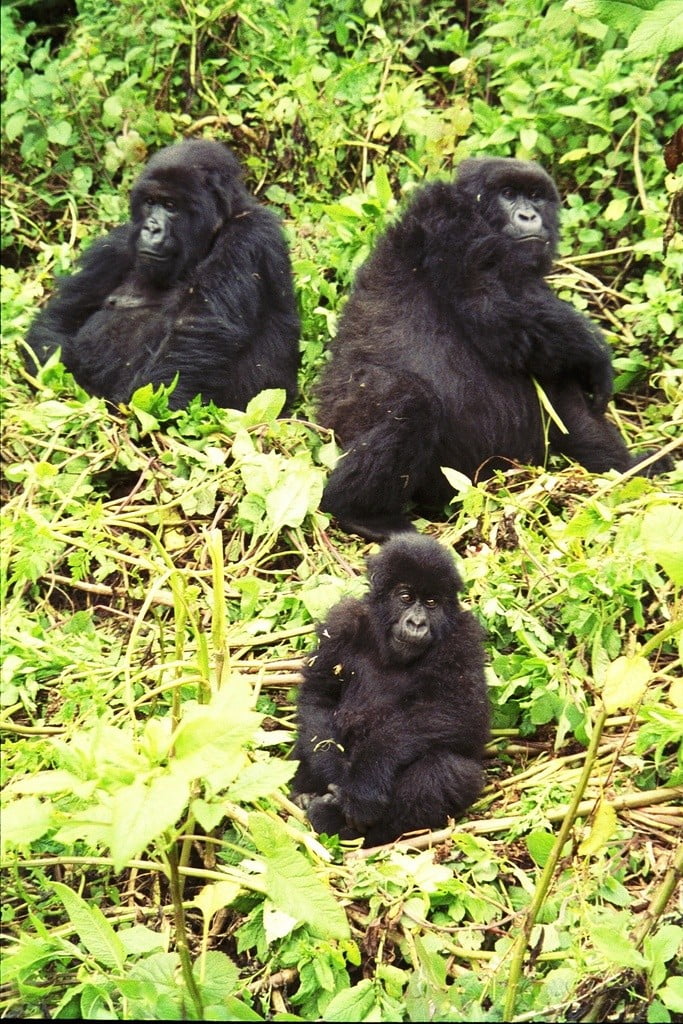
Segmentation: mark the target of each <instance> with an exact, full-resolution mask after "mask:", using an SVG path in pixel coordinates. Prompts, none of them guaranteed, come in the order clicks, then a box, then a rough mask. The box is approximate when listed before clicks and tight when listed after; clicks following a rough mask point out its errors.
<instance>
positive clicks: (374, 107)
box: [0, 0, 683, 1022]
mask: <svg viewBox="0 0 683 1024" xmlns="http://www.w3.org/2000/svg"><path fill="white" fill-rule="evenodd" d="M1 15H2V26H1V27H2V90H3V124H2V143H3V153H2V164H3V180H2V198H3V218H2V245H3V257H2V305H3V325H2V326H3V348H2V355H3V358H2V392H1V399H0V401H1V403H2V404H1V411H2V469H3V479H2V499H3V509H2V547H1V568H2V580H1V587H2V589H1V593H2V602H3V604H2V638H1V642H2V703H1V705H0V708H1V715H0V725H1V726H2V731H3V743H4V750H3V763H2V783H3V811H2V865H3V880H2V881H3V897H2V903H1V907H0V915H1V918H2V929H1V935H2V957H3V968H2V986H3V987H2V994H1V1002H0V1008H1V1012H2V1014H3V1016H8V1017H12V1016H15V1017H28V1018H31V1017H33V1018H40V1017H62V1018H78V1017H80V1018H85V1019H140V1018H142V1019H205V1020H255V1021H258V1020H318V1019H324V1020H329V1021H351V1020H357V1021H424V1020H441V1021H449V1020H451V1021H467V1020H471V1021H485V1020H492V1021H496V1020H507V1021H538V1020H553V1021H555V1020H556V1021H569V1020H583V1021H591V1020H622V1021H632V1020H648V1021H663V1022H665V1021H673V1020H681V1019H683V1018H682V1016H681V1015H682V1014H683V976H682V974H683V971H682V968H681V947H682V945H683V908H682V904H681V874H682V872H683V852H682V847H681V843H680V836H681V829H682V827H683V810H682V807H681V796H682V795H683V756H682V754H681V748H682V740H683V682H682V681H681V661H682V656H683V640H682V622H683V619H682V597H681V587H682V585H683V507H682V505H683V503H682V500H681V495H682V487H681V484H682V482H683V468H682V467H681V462H680V450H679V449H677V445H678V443H679V439H680V430H681V422H682V420H683V372H682V364H683V360H682V358H681V357H682V353H683V326H682V324H683V317H682V316H681V313H682V311H683V298H682V295H681V288H680V284H681V271H682V270H683V241H682V238H681V222H680V218H681V208H682V205H683V200H682V198H681V189H682V181H683V179H682V175H681V166H682V164H681V161H682V160H683V90H682V89H681V53H682V52H683V12H682V10H681V4H680V3H679V2H678V0H624V2H620V3H617V2H616V0H615V2H612V0H566V2H565V0H551V2H545V0H543V2H542V0H506V2H505V3H502V2H495V0H492V2H484V0H470V2H462V3H461V2H453V0H433V2H423V3H420V2H417V0H392V2H391V3H388V2H385V3H383V2H381V0H365V2H364V3H359V2H355V0H334V2H332V0H314V2H312V3H304V2H302V0H290V2H287V0H283V2H280V0H277V2H272V0H270V2H269V0H264V2H260V3H259V2H256V0H240V2H239V3H238V2H236V0H228V2H224V3H222V2H211V3H202V2H198V0H170V2H168V3H164V4H162V3H159V2H157V0H119V2H118V3H115V4H113V3H110V2H109V0H76V2H73V0H44V2H24V3H21V2H3V3H2V6H1ZM188 136H191V137H198V136H206V137H209V138H216V139H222V140H224V141H225V142H227V143H228V144H229V145H230V146H231V147H232V148H233V149H234V151H235V152H236V153H237V155H238V156H239V158H240V160H241V161H242V163H243V166H244V169H245V179H246V182H247V184H248V186H249V188H250V189H252V190H253V191H254V192H255V193H256V194H257V195H258V197H259V199H260V201H261V202H263V203H265V204H267V205H268V206H270V207H271V208H273V209H275V210H277V211H278V212H279V213H280V215H281V217H282V220H283V224H284V227H285V230H286V232H287V236H288V239H289V242H290V245H291V252H292V259H293V265H294V273H295V278H296V284H297V294H298V298H299V302H300V309H301V315H302V324H303V331H302V366H301V373H300V387H301V393H300V398H299V401H298V403H297V406H296V408H295V409H294V412H293V414H292V415H291V416H289V417H287V418H280V417H278V413H279V412H280V408H281V404H282V396H281V395H280V394H278V393H264V394H262V395H260V396H258V397H257V398H256V399H254V401H253V402H252V403H251V405H250V406H249V408H248V410H247V411H246V412H244V413H242V412H234V411H231V410H220V409H215V408H212V407H207V406H203V405H201V404H200V403H199V402H194V403H192V405H191V406H190V407H189V408H188V409H187V410H185V411H183V412H170V411H169V409H168V400H167V394H166V393H165V391H164V389H161V390H160V391H159V392H157V393H153V392H152V391H151V389H149V388H143V389H141V390H140V391H139V392H137V393H136V395H135V396H134V397H133V399H132V400H131V402H130V405H129V406H127V407H121V408H120V409H118V410H116V411H110V410H108V409H107V408H106V406H105V405H104V403H103V402H102V401H100V400H99V399H95V398H91V397H89V396H88V395H87V394H85V393H84V392H83V391H82V390H81V389H80V388H79V387H78V386H77V385H76V384H75V383H74V381H73V379H72V378H71V376H70V375H69V374H68V373H67V372H66V371H65V370H64V368H63V367H62V366H61V364H60V363H59V362H58V360H56V359H53V360H51V361H50V363H49V364H48V365H47V366H45V367H44V368H42V369H41V370H40V371H30V370H28V369H27V368H26V365H25V364H24V361H23V358H22V344H23V338H24V336H25V332H26V329H27V326H28V324H29V323H30V320H31V318H32V317H33V316H34V314H35V312H36V310H37V308H38V307H39V306H40V304H41V303H43V302H44V301H45V300H46V298H47V296H48V295H49V293H50V290H51V288H52V281H53V277H54V274H55V273H64V272H68V271H69V270H70V269H72V268H73V266H74V261H75V259H76V257H77V255H78V253H79V252H80V251H82V249H83V248H84V246H85V245H87V243H88V242H89V241H90V240H91V239H93V238H95V237H96V236H98V235H99V234H101V233H102V232H103V231H105V230H108V229H109V228H110V227H111V226H113V225H115V224H117V223H120V222H122V221H123V220H125V219H126V218H127V202H128V198H127V197H128V191H129V189H130V186H131V184H132V182H133V181H134V179H135V177H136V176H137V174H138V173H139V171H140V170H141V168H142V166H143V165H144V163H145V161H146V159H147V157H148V156H149V155H151V153H153V152H154V151H155V150H156V149H157V148H159V147H160V146H162V145H165V144H168V143H172V142H174V141H177V140H179V139H181V138H183V137H188ZM482 154H486V155H500V156H516V157H521V158H531V159H535V160H538V161H539V162H541V163H542V164H543V166H544V167H545V168H546V169H547V170H548V171H549V172H550V173H551V174H552V175H553V176H554V177H555V178H556V180H557V183H558V187H559V189H560V191H561V193H562V195H563V197H564V209H563V215H562V229H563V240H562V247H561V253H560V259H559V260H558V263H557V266H556V268H555V271H554V273H553V276H552V283H553V286H554V287H555V288H556V289H557V291H558V293H559V294H560V295H561V296H562V297H563V298H566V299H568V300H569V301H571V302H573V303H575V304H576V306H577V307H579V308H580V309H582V310H584V311H586V312H587V313H588V314H589V315H590V316H592V317H593V318H594V319H595V320H596V321H597V322H599V324H600V325H601V327H602V328H603V329H604V331H605V333H606V337H607V339H608V341H609V344H610V346H611V348H612V350H613V354H614V362H615V367H616V371H617V380H616V383H617V393H616V396H615V400H614V403H613V405H612V407H611V415H612V416H613V418H614V420H615V422H616V423H617V425H618V427H619V429H620V431H621V432H622V434H623V436H624V438H625V440H626V441H627V443H628V444H629V445H630V446H631V447H633V448H642V447H656V448H662V449H665V450H667V451H668V452H669V453H671V454H672V455H673V456H674V458H676V459H678V463H677V467H676V468H675V469H674V470H673V471H672V472H670V473H668V474H666V475H665V476H662V477H659V478H656V479H653V480H648V479H645V478H643V477H637V476H634V475H633V474H626V475H625V476H623V477H622V476H619V475H618V474H616V473H607V474H605V475H604V476H600V477H595V476H591V475H590V474H588V473H586V472H585V471H583V470H582V469H581V468H580V467H578V466H576V465H569V464H567V463H566V462H564V461H562V460H557V461H552V460H551V461H550V462H549V463H548V465H547V466H545V467H543V468H538V469H529V468H527V467H519V468H517V469H515V470H511V471H510V472H509V473H507V474H506V475H504V476H503V475H499V476H498V477H496V479H494V480H492V481H489V482H488V483H486V484H480V485H477V486H473V485H471V484H470V483H469V482H468V481H466V480H463V481H461V482H460V491H459V493H458V494H457V496H456V498H455V499H454V501H453V502H452V503H451V505H450V506H449V507H448V508H447V509H445V510H444V515H443V517H442V518H441V520H440V521H439V522H426V521H424V520H421V521H418V523H417V525H418V527H419V529H421V530H423V531H424V532H427V533H429V534H431V535H432V536H435V537H437V538H438V539H439V540H441V541H442V543H444V544H445V545H447V546H448V547H450V548H451V549H452V550H453V551H454V552H455V554H456V557H457V560H458V565H459V568H460V570H461V572H462V574H463V576H464V579H465V581H466V595H465V602H466V605H467V606H468V607H469V608H471V609H472V611H473V612H474V613H475V614H476V615H477V616H478V617H479V619H480V621H481V622H482V624H483V625H484V627H485V629H486V647H487V653H488V659H489V668H488V675H489V682H490V693H491V702H492V708H493V718H494V721H493V725H494V731H493V738H492V742H491V744H490V747H489V751H488V754H489V756H488V757H487V777H488V784H487V787H486V789H485V791H484V793H483V795H482V797H481V799H480V800H479V801H478V802H477V803H476V804H475V805H474V806H473V807H472V808H470V810H469V812H468V813H467V814H466V815H465V817H464V818H463V819H462V820H459V821H456V822H452V823H450V824H449V827H448V828H445V829H443V830H441V831H440V832H439V833H436V834H432V835H430V836H424V835H423V836H418V837H415V838H414V839H412V840H409V841H402V842H399V843H397V844H394V845H393V846H391V847H388V848H383V849H380V850H375V851H359V850H357V849H356V848H354V847H353V846H351V847H343V846H342V845H341V844H340V843H339V842H338V840H336V839H335V838H334V837H325V836H322V837H316V836H315V835H314V834H313V833H312V832H311V830H310V829H309V827H308V826H307V824H306V822H305V819H304V817H303V815H302V813H301V812H300V811H299V809H298V808H297V807H295V806H294V805H293V804H292V803H291V802H290V801H289V800H288V798H287V782H288V779H289V778H290V776H291V774H292V772H293V764H292V762H291V761H289V760H288V754H289V751H290V750H291V747H292V741H293V737H294V725H295V723H294V709H295V701H296V687H297V685H298V682H299V671H300V667H301V659H302V657H304V656H305V654H306V652H307V651H309V650H310V649H311V648H312V646H313V643H314V627H315V623H316V622H318V621H319V620H320V619H322V618H323V617H324V615H325V612H326V611H327V609H328V608H329V607H330V606H331V605H332V604H333V603H334V602H335V601H336V600H338V599H339V597H341V596H342V595H344V594H349V593H354V594H360V593H362V591H363V587H364V575H363V574H364V564H365V557H366V555H367V554H368V553H369V552H370V551H371V550H372V546H371V545H367V544H364V543H363V542H361V541H360V540H359V538H357V537H348V536H345V535H344V534H342V533H341V532H340V531H339V530H338V529H337V528H336V527H335V525H334V523H333V522H330V521H329V520H328V519H327V517H325V516H324V515H323V514H321V513H320V512H319V511H318V503H319V499H320V495H321V492H322V488H323V485H324V482H325V479H326V477H327V474H328V472H329V470H330V467H331V466H332V465H333V464H334V460H335V458H336V456H337V449H336V447H335V444H334V438H333V437H332V436H331V435H330V434H329V432H326V431H324V430H322V429H321V428H319V427H317V426H316V424H315V408H314V405H313V402H312V385H313V383H314V382H315V379H316V377H317V374H318V372H319V370H320V368H321V366H322V364H323V362H324V359H325V352H326V347H327V343H328V340H329V338H330V336H331V335H332V333H333V332H334V330H335V324H336V321H337V317H338V315H339V312H340V310H341V309H342V307H343V303H344V301H345V297H346V296H347V295H348V291H349V287H350V285H351V282H352V280H353V277H354V274H355V271H356V269H357V268H358V266H359V265H360V264H361V262H362V261H363V260H364V259H365V257H366V256H367V255H368V253H369V251H370V249H371V247H372V245H373V241H374V240H375V238H376V237H377V235H378V233H379V232H380V231H381V230H382V229H383V227H384V226H385V225H386V224H388V223H389V222H390V221H391V219H392V218H393V217H394V216H396V215H397V213H398V211H399V210H400V209H401V204H402V203H403V202H404V201H405V199H406V197H407V196H408V195H409V193H410V191H411V189H413V188H414V187H415V186H417V185H419V184H420V182H422V181H424V180H430V179H434V178H438V177H450V176H451V175H452V174H453V172H454V169H455V168H456V167H457V164H458V163H459V161H460V160H461V159H462V158H464V157H466V156H469V155H482ZM397 315H400V311H397Z"/></svg>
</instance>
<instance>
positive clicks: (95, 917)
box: [52, 882, 126, 970]
mask: <svg viewBox="0 0 683 1024" xmlns="http://www.w3.org/2000/svg"><path fill="white" fill-rule="evenodd" d="M52 885H53V887H54V890H55V892H56V893H57V895H58V896H59V898H60V900H61V901H62V903H63V904H64V909H65V910H66V912H67V915H68V917H69V920H70V921H71V923H72V925H73V926H74V928H75V929H76V931H77V933H78V937H79V938H80V940H81V942H82V943H83V945H84V946H85V948H86V949H87V950H88V952H89V953H91V954H92V956H94V957H95V959H96V960H97V961H98V963H101V964H104V966H105V967H112V968H118V969H119V970H120V969H121V968H122V967H123V962H124V960H125V958H126V952H125V949H124V947H123V943H122V942H121V940H120V939H119V937H118V935H117V934H116V932H115V931H114V929H113V928H112V926H111V925H110V924H109V922H108V921H107V919H106V917H105V916H104V914H103V913H102V911H101V910H100V908H99V907H98V906H90V905H89V904H88V903H86V902H85V900H84V899H82V898H81V897H80V896H79V895H78V894H77V893H75V892H74V891H73V889H70V888H69V886H68V885H63V884H62V883H61V882H53V883H52Z"/></svg>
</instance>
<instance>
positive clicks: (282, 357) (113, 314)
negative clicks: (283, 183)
mask: <svg viewBox="0 0 683 1024" xmlns="http://www.w3.org/2000/svg"><path fill="white" fill-rule="evenodd" d="M27 342H28V345H29V346H30V348H32V349H33V351H34V352H35V354H36V356H37V358H38V360H39V361H40V362H44V361H45V360H46V359H47V358H48V357H49V356H50V355H51V354H52V353H53V352H54V351H55V350H56V349H57V348H61V358H62V361H63V362H64V365H65V366H66V367H67V369H69V370H70V371H71V372H72V373H73V374H74V377H75V378H76V380H77V381H78V382H79V384H81V386H82V387H84V388H85V389H86V390H87V391H89V392H90V393H92V394H95V395H100V396H102V397H104V398H107V399H109V400H110V401H111V402H115V403H117V402H126V401H128V400H129V399H130V397H131V395H132V393H133V391H135V390H136V388H138V387H141V386H142V385H145V384H153V385H158V384H162V383H163V384H170V383H171V382H172V381H173V379H174V377H175V376H176V374H177V375H178V382H177V386H176V388H175V391H174V392H173V394H172V396H171V398H170V405H171V407H172V408H183V407H184V406H186V405H187V403H188V402H189V401H190V400H191V399H192V398H194V397H195V396H196V395H201V397H202V399H203V400H204V401H206V402H208V401H213V402H215V404H216V405H219V406H229V407H231V408H236V409H244V408H245V407H246V405H247V403H248V401H249V400H250V398H252V397H253V396H254V395H255V394H257V393H258V392H259V391H261V390H263V389H264V388H284V389H285V390H286V392H287V396H288V401H289V402H290V403H291V402H292V401H293V400H294V397H295V394H296V381H297V370H298V363H299V317H298V312H297V309H296V301H295V295H294V288H293V283H292V274H291V266H290V259H289V253H288V250H287V246H286V242H285V239H284V236H283V233H282V229H281V227H280V224H279V222H278V220H277V218H276V216H275V215H274V214H273V213H272V212H271V211H270V210H267V209H266V208H264V207H263V206H261V205H260V204H259V203H258V202H257V201H256V200H255V199H254V197H253V196H251V195H250V194H249V192H248V191H247V190H246V188H245V187H244V185H243V183H242V181H241V172H240V166H239V163H238V161H237V159H236V158H235V157H234V156H233V154H232V153H231V152H230V150H228V149H227V148H226V147H225V146H223V145H222V144H221V143H219V142H212V141H208V140H188V141H185V142H181V143H178V144H176V145H173V146H168V147H167V148H165V149H162V150H160V151H159V152H158V153H156V154H155V156H153V157H152V159H151V160H150V161H149V163H148V164H147V167H146V168H145V170H144V171H143V172H142V174H141V176H140V177H139V179H138V181H137V182H136V184H135V185H134V187H133V190H132V192H131V220H130V222H129V223H128V224H125V225H123V226H121V227H118V228H115V229H114V230H113V231H111V232H109V234H108V235H106V236H105V237H104V238H101V239H98V240H97V241H95V242H94V244H93V245H91V246H90V248H88V249H87V251H86V252H85V253H84V254H83V256H82V257H81V259H80V262H79V269H78V270H77V272H76V273H74V274H71V275H68V276H65V277H63V278H61V279H60V280H59V281H58V283H57V290H56V294H55V295H54V296H53V297H52V298H51V299H50V301H49V302H48V303H47V305H46V306H45V308H44V309H43V310H41V311H40V312H39V313H38V315H37V317H36V318H35V320H34V322H33V324H32V326H31V328H30V330H29V333H28V337H27Z"/></svg>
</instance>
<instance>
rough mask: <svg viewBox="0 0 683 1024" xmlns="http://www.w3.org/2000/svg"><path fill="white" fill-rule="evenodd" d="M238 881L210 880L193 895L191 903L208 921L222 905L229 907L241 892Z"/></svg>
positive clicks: (221, 908)
mask: <svg viewBox="0 0 683 1024" xmlns="http://www.w3.org/2000/svg"><path fill="white" fill-rule="evenodd" d="M241 888H242V887H241V886H240V885H239V883H238V882H232V881H229V880H226V881H225V882H211V883H210V884H209V885H204V886H202V888H201V889H200V890H199V892H198V893H197V895H196V896H195V898H194V900H193V903H194V905H195V906H196V907H199V909H200V910H201V912H202V917H203V918H204V919H205V920H206V921H207V922H208V921H211V919H212V918H213V916H214V915H215V914H217V913H218V911H219V910H223V908H224V907H229V906H230V904H231V903H233V902H234V901H235V900H236V899H237V897H238V896H239V894H240V892H241Z"/></svg>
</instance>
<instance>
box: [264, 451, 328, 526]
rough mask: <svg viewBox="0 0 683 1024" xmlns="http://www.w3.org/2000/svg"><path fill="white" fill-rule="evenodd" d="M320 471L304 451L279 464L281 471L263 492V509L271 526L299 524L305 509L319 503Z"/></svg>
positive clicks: (303, 516)
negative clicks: (264, 501) (270, 485)
mask: <svg viewBox="0 0 683 1024" xmlns="http://www.w3.org/2000/svg"><path fill="white" fill-rule="evenodd" d="M322 493H323V474H322V472H321V471H320V470H319V469H318V467H317V466H314V465H313V463H312V462H311V459H310V456H309V455H308V453H307V452H302V453H301V454H298V455H295V456H294V458H291V459H289V460H288V461H287V463H286V465H283V466H282V472H281V473H280V474H279V476H278V479H277V480H276V481H275V483H274V485H273V487H271V488H270V490H269V491H268V492H267V493H266V495H265V498H266V512H267V514H268V519H269V520H270V523H271V525H272V527H273V529H274V530H281V529H282V527H283V526H300V525H301V523H302V522H303V521H304V519H305V518H306V515H307V513H308V512H312V511H314V509H316V508H317V507H318V505H319V504H320V499H321V497H322Z"/></svg>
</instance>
